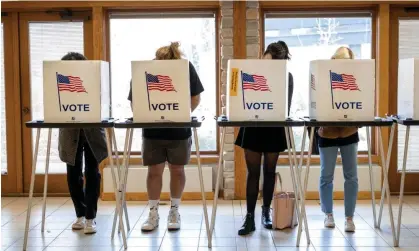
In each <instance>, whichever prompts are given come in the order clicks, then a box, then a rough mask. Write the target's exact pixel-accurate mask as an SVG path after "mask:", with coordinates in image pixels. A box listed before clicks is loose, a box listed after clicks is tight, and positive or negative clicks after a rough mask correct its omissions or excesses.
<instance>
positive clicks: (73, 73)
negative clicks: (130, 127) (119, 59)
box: [43, 60, 110, 123]
mask: <svg viewBox="0 0 419 251" xmlns="http://www.w3.org/2000/svg"><path fill="white" fill-rule="evenodd" d="M43 68H44V69H43V70H44V72H43V80H44V90H43V95H44V121H45V122H52V123H67V122H69V123H98V122H101V121H102V120H104V119H108V118H109V117H110V91H109V88H110V86H109V64H108V62H103V61H95V60H74V61H44V62H43Z"/></svg>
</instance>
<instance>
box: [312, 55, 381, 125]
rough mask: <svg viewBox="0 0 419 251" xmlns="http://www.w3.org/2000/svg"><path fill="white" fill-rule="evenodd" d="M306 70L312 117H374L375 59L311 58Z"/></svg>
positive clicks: (361, 118)
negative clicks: (307, 71)
mask: <svg viewBox="0 0 419 251" xmlns="http://www.w3.org/2000/svg"><path fill="white" fill-rule="evenodd" d="M309 74H310V76H309V79H310V84H309V86H310V87H309V90H310V99H309V105H310V112H309V113H310V118H311V119H316V120H319V121H342V120H343V121H344V120H352V121H370V120H373V119H374V100H375V61H374V60H364V59H361V60H348V59H341V60H339V59H335V60H315V61H311V62H310V73H309Z"/></svg>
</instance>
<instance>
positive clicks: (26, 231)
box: [23, 128, 41, 250]
mask: <svg viewBox="0 0 419 251" xmlns="http://www.w3.org/2000/svg"><path fill="white" fill-rule="evenodd" d="M40 134H41V128H37V129H36V142H35V152H34V153H33V159H32V174H31V185H30V188H29V201H28V210H27V211H26V224H25V236H24V237H23V250H26V247H27V246H28V234H29V223H30V220H31V209H32V198H33V189H34V186H35V171H36V162H37V160H38V149H39V136H40Z"/></svg>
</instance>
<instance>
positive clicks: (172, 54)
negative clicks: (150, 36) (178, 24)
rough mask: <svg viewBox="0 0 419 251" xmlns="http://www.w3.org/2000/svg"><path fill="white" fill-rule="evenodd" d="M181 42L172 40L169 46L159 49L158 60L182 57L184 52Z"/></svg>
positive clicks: (157, 52)
mask: <svg viewBox="0 0 419 251" xmlns="http://www.w3.org/2000/svg"><path fill="white" fill-rule="evenodd" d="M179 46H180V44H179V42H171V43H170V45H169V46H163V47H160V48H159V49H157V51H156V59H157V60H170V59H181V58H182V55H183V54H182V52H181V51H180V49H179Z"/></svg>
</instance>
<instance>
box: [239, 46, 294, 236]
mask: <svg viewBox="0 0 419 251" xmlns="http://www.w3.org/2000/svg"><path fill="white" fill-rule="evenodd" d="M263 58H264V59H274V60H275V59H286V60H289V59H291V55H290V53H289V51H288V46H287V45H286V43H285V42H283V41H278V42H276V43H271V44H270V45H269V46H268V48H267V49H266V51H265V53H264V54H263ZM293 89H294V80H293V76H292V74H291V73H289V75H288V113H289V111H290V107H291V99H292V93H293ZM235 144H236V145H237V146H240V147H241V148H243V149H244V156H245V159H246V166H247V184H246V204H247V214H246V217H245V220H244V223H243V226H242V227H241V228H240V230H239V232H238V234H239V235H247V234H249V233H251V232H253V231H255V230H256V227H255V208H256V202H257V198H258V194H259V180H260V169H261V161H262V155H263V160H264V161H263V162H264V163H263V205H262V224H263V225H264V227H265V228H267V229H272V217H271V202H272V197H273V193H274V188H275V171H276V163H277V161H278V157H279V153H280V152H283V151H284V150H285V149H287V143H286V138H285V129H284V128H283V127H268V128H260V127H259V128H257V127H241V128H240V131H239V134H238V135H237V139H236V142H235Z"/></svg>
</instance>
